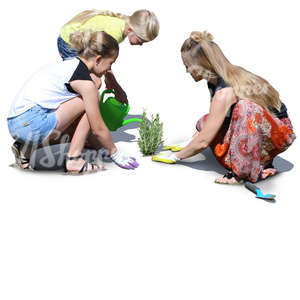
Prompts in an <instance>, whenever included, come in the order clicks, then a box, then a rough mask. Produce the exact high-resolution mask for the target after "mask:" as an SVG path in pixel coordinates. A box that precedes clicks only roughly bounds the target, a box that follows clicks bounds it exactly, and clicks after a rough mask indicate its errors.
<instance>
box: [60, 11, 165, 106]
mask: <svg viewBox="0 0 300 300" xmlns="http://www.w3.org/2000/svg"><path fill="white" fill-rule="evenodd" d="M86 30H92V31H104V32H106V33H107V34H109V35H110V36H112V37H113V38H114V39H115V40H116V41H117V42H118V43H121V42H122V41H123V40H124V39H125V38H126V37H128V40H129V42H130V44H131V45H143V43H146V42H149V41H152V40H154V39H155V38H156V37H157V35H158V32H159V22H158V19H157V17H156V16H155V14H154V13H153V12H150V11H148V10H145V9H143V10H137V11H135V12H134V13H133V14H132V15H131V16H126V15H124V14H120V13H115V12H111V11H108V10H96V9H93V10H86V11H83V12H81V13H79V14H78V15H76V16H75V17H74V18H72V19H71V20H70V21H69V22H67V23H66V24H65V25H64V26H63V27H62V28H61V30H60V35H59V37H58V40H57V45H58V51H59V54H60V56H61V57H62V59H63V60H66V59H69V58H72V57H75V56H77V51H76V49H73V48H72V47H71V45H70V34H72V33H73V32H75V31H86ZM92 78H93V80H94V82H95V84H96V86H97V87H99V85H100V81H99V79H98V78H97V77H95V76H94V77H93V76H92ZM105 83H106V87H107V88H108V89H114V90H115V92H116V98H117V99H118V100H119V101H120V102H126V103H128V100H127V95H126V93H125V92H124V90H123V89H122V87H121V86H120V85H119V83H118V82H117V80H116V79H115V77H114V74H113V72H112V71H111V70H110V71H108V72H107V73H106V74H105Z"/></svg>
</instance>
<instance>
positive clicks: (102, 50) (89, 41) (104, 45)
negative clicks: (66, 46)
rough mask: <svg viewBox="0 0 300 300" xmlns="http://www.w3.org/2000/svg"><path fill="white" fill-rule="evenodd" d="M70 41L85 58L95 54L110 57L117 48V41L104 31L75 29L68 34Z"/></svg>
mask: <svg viewBox="0 0 300 300" xmlns="http://www.w3.org/2000/svg"><path fill="white" fill-rule="evenodd" d="M70 43H71V46H72V48H74V49H76V50H77V52H78V55H79V56H82V57H84V58H86V59H88V58H90V57H93V56H96V55H101V56H103V57H111V56H112V55H113V53H114V52H115V51H118V50H119V44H118V42H117V41H116V40H115V39H114V38H113V37H111V36H110V35H109V34H107V33H105V32H104V31H96V32H93V31H92V30H87V31H83V32H81V31H75V32H73V33H71V34H70Z"/></svg>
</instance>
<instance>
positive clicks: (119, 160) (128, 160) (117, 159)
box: [110, 150, 139, 170]
mask: <svg viewBox="0 0 300 300" xmlns="http://www.w3.org/2000/svg"><path fill="white" fill-rule="evenodd" d="M110 157H111V159H112V160H113V161H114V163H115V164H116V165H117V166H119V167H120V168H123V169H127V170H130V169H131V170H134V169H135V168H137V167H138V166H139V164H138V163H137V161H136V159H135V158H134V157H129V156H128V155H126V154H124V153H122V152H121V151H119V150H117V152H115V153H114V154H112V155H111V156H110Z"/></svg>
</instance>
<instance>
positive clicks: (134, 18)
mask: <svg viewBox="0 0 300 300" xmlns="http://www.w3.org/2000/svg"><path fill="white" fill-rule="evenodd" d="M128 25H129V26H130V27H131V28H132V29H133V31H134V33H135V34H136V35H138V36H139V37H140V38H142V39H143V40H145V41H147V42H148V41H152V40H154V39H155V38H156V37H157V36H158V33H159V22H158V19H157V17H156V15H155V14H154V13H153V12H150V11H149V10H146V9H141V10H137V11H136V12H134V13H133V14H132V15H131V16H130V17H129V19H128Z"/></svg>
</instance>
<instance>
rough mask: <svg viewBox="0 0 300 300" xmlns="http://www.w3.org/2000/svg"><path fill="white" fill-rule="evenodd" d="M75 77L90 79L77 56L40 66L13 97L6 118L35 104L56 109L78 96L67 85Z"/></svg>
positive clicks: (85, 67)
mask: <svg viewBox="0 0 300 300" xmlns="http://www.w3.org/2000/svg"><path fill="white" fill-rule="evenodd" d="M75 74H76V75H77V76H76V78H74V75H75ZM78 75H79V76H78ZM80 77H81V78H80ZM75 79H83V80H92V79H91V77H90V74H89V71H88V68H87V66H86V65H85V64H84V63H83V62H82V61H81V60H80V59H78V58H74V59H69V60H65V61H61V62H57V63H53V64H49V65H46V66H44V67H42V68H41V69H39V70H38V71H37V72H35V73H34V74H33V75H32V76H31V77H30V78H29V79H28V80H27V81H26V82H25V84H24V85H23V87H22V88H21V89H20V90H19V92H18V94H17V95H16V96H15V98H14V99H13V102H12V104H11V107H10V110H9V113H8V118H12V117H15V116H18V115H20V114H22V113H24V112H25V111H27V110H28V109H30V108H31V107H33V106H35V105H36V104H38V105H40V106H42V107H44V108H49V109H56V108H57V107H58V106H59V105H60V104H61V103H63V102H65V101H68V100H70V99H72V98H74V97H76V96H78V94H77V93H76V92H75V91H73V90H72V88H71V87H70V85H68V83H69V82H70V81H72V80H75Z"/></svg>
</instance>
